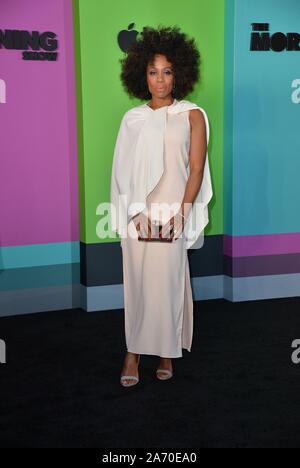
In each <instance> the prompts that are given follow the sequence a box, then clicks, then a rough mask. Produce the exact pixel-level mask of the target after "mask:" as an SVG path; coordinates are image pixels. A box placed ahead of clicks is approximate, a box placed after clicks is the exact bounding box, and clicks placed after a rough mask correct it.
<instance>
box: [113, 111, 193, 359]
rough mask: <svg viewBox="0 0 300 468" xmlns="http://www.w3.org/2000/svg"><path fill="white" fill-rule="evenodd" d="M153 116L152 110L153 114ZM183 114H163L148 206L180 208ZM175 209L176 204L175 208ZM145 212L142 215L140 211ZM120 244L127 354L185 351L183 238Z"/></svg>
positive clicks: (184, 172)
mask: <svg viewBox="0 0 300 468" xmlns="http://www.w3.org/2000/svg"><path fill="white" fill-rule="evenodd" d="M153 112H155V110H153ZM189 149H190V122H189V110H188V111H185V112H181V113H177V114H167V122H166V130H165V140H164V158H165V159H164V167H165V170H164V173H163V175H162V177H161V179H160V180H159V182H158V184H157V185H156V187H155V188H154V190H153V191H152V192H151V193H150V194H149V195H148V196H147V199H146V201H147V207H146V210H147V208H148V209H149V210H150V203H151V202H160V203H161V202H167V203H170V204H172V203H174V202H177V203H181V202H182V199H183V196H184V192H185V187H186V183H187V180H188V174H189V172H188V164H189ZM178 206H179V205H178ZM145 212H147V211H145ZM130 224H131V225H132V226H131V229H132V231H131V232H134V233H135V234H134V238H132V236H127V237H124V238H122V239H121V247H122V256H123V284H124V314H125V317H124V318H125V337H126V345H127V350H128V351H130V352H132V353H137V354H151V355H157V356H161V357H166V358H176V357H182V348H185V349H187V350H188V351H191V344H192V337H193V298H192V289H191V281H190V271H189V263H188V256H187V249H186V244H185V242H186V239H185V237H184V234H182V236H181V237H180V238H178V239H177V240H176V241H173V242H172V243H159V242H142V241H138V239H137V237H138V234H137V232H136V229H135V226H134V223H133V221H130Z"/></svg>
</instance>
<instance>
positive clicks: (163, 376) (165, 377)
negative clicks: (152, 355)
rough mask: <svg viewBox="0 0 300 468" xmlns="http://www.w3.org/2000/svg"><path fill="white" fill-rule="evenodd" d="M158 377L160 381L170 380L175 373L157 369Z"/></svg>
mask: <svg viewBox="0 0 300 468" xmlns="http://www.w3.org/2000/svg"><path fill="white" fill-rule="evenodd" d="M156 377H157V378H158V379H159V380H169V379H170V378H171V377H173V371H170V370H169V369H160V368H158V369H156Z"/></svg>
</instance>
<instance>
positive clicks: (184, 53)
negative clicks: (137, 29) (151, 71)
mask: <svg viewBox="0 0 300 468" xmlns="http://www.w3.org/2000/svg"><path fill="white" fill-rule="evenodd" d="M140 34H141V36H142V38H141V39H138V38H137V40H136V41H135V42H133V43H132V44H131V45H130V46H129V48H128V50H127V52H126V56H125V57H124V58H122V59H120V62H121V74H120V78H121V82H122V85H123V88H124V89H125V92H126V93H127V94H128V95H129V96H130V97H135V98H138V99H142V100H148V99H151V97H152V95H151V93H150V91H149V89H148V85H147V76H146V70H147V65H148V63H149V62H152V61H153V60H154V56H155V55H156V54H161V55H164V56H165V57H166V58H167V60H168V61H169V62H171V63H172V65H173V69H174V77H175V90H173V92H172V94H173V96H174V98H176V99H178V100H180V99H183V98H184V97H185V96H186V95H187V94H188V93H190V92H191V91H192V90H193V88H194V84H195V83H196V82H197V81H198V80H199V65H200V53H199V51H198V49H197V46H196V43H195V40H194V39H189V38H187V36H186V34H184V33H183V32H180V28H179V27H178V26H173V27H165V26H162V25H159V26H158V28H157V29H154V28H152V27H149V26H145V27H144V28H143V31H142V32H141V33H140Z"/></svg>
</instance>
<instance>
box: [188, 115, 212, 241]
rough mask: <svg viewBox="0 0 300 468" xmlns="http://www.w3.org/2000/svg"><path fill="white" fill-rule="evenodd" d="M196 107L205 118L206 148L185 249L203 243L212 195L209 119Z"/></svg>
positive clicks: (189, 218) (190, 216)
mask: <svg viewBox="0 0 300 468" xmlns="http://www.w3.org/2000/svg"><path fill="white" fill-rule="evenodd" d="M197 108H198V109H199V110H200V111H201V112H202V114H203V116H204V120H205V126H206V140H207V149H206V157H205V164H204V172H203V178H202V183H201V186H200V189H199V192H198V193H197V195H196V198H195V200H194V202H193V204H192V209H191V212H190V214H189V217H188V219H187V223H186V227H185V238H186V248H187V249H190V248H192V249H199V248H201V247H202V246H203V244H204V228H205V226H206V225H207V224H208V222H209V217H208V204H209V202H210V200H211V198H212V196H213V191H212V183H211V175H210V168H209V160H208V143H209V121H208V117H207V114H206V112H205V110H204V109H203V108H202V107H199V106H197Z"/></svg>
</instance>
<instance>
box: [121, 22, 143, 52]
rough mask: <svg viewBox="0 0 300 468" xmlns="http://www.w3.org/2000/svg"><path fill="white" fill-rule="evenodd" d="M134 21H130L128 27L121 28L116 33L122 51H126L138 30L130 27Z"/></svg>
mask: <svg viewBox="0 0 300 468" xmlns="http://www.w3.org/2000/svg"><path fill="white" fill-rule="evenodd" d="M133 26H134V23H130V24H129V26H128V29H122V31H120V32H119V34H118V44H119V47H120V49H121V50H123V52H126V51H127V50H128V48H129V46H130V45H131V44H132V43H133V42H135V40H136V36H137V35H138V31H136V30H135V29H132V28H133Z"/></svg>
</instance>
